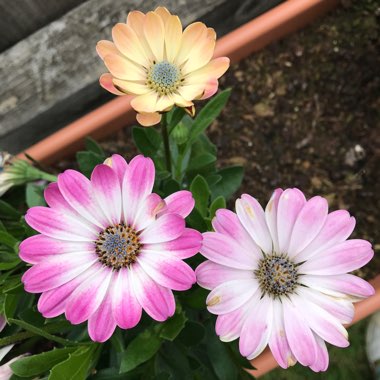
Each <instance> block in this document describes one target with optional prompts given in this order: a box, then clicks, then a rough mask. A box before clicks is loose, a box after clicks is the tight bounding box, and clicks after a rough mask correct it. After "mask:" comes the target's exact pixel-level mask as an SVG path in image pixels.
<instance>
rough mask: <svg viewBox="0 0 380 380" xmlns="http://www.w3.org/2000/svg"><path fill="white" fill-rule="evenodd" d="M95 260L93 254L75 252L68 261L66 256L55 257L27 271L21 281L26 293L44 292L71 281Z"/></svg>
mask: <svg viewBox="0 0 380 380" xmlns="http://www.w3.org/2000/svg"><path fill="white" fill-rule="evenodd" d="M97 260H98V258H97V257H96V255H95V254H94V253H88V252H76V253H75V254H74V255H72V256H71V257H70V259H68V257H67V255H57V256H54V257H52V258H50V259H49V260H46V261H42V262H40V263H38V264H35V265H34V266H33V267H32V268H30V269H28V270H27V271H26V272H25V273H24V275H23V276H22V278H21V281H22V282H23V284H24V287H25V290H26V291H27V292H30V293H41V292H45V291H47V290H50V289H54V288H58V286H61V285H63V284H65V283H66V282H69V281H71V280H72V279H73V278H75V277H76V276H78V275H79V274H81V273H82V272H84V271H85V270H86V269H87V268H89V267H91V266H92V265H93V264H94V263H95V262H96V261H97Z"/></svg>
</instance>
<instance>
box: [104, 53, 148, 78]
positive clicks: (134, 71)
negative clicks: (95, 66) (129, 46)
mask: <svg viewBox="0 0 380 380" xmlns="http://www.w3.org/2000/svg"><path fill="white" fill-rule="evenodd" d="M104 63H105V65H106V66H107V68H108V70H109V71H110V72H111V74H112V75H113V76H114V77H116V78H118V79H123V80H134V81H144V82H145V80H146V73H145V72H144V70H143V69H142V68H139V67H138V66H136V65H135V64H133V63H132V62H131V61H128V59H126V58H124V57H121V56H119V55H116V54H108V55H107V56H106V57H105V58H104Z"/></svg>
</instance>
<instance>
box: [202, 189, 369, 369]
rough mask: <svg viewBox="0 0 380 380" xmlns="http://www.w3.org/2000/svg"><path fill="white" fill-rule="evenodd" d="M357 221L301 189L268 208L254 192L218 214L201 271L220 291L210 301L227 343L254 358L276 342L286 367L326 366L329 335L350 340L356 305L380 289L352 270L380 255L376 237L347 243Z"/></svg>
mask: <svg viewBox="0 0 380 380" xmlns="http://www.w3.org/2000/svg"><path fill="white" fill-rule="evenodd" d="M354 226H355V219H354V218H353V217H350V215H349V213H348V212H347V211H344V210H339V211H334V212H331V213H328V205H327V201H326V199H324V198H322V197H319V196H317V197H313V198H311V199H310V200H308V201H307V200H306V199H305V196H304V194H303V193H302V192H301V191H300V190H298V189H287V190H285V191H283V190H281V189H277V190H276V191H275V192H274V194H273V196H272V198H271V199H270V201H269V203H268V204H267V206H266V209H265V211H264V210H263V209H262V207H261V206H260V204H259V203H258V202H257V200H256V199H255V198H253V197H251V196H250V195H247V194H244V195H243V196H242V197H241V198H240V199H238V200H237V201H236V214H235V213H233V212H232V211H229V210H224V209H221V210H218V211H217V213H216V217H215V218H214V220H213V228H214V230H215V232H206V233H204V234H203V243H202V247H201V250H200V252H201V253H202V254H203V255H204V256H205V257H206V258H207V259H209V260H207V261H205V262H204V263H202V264H201V265H200V266H198V268H197V269H196V274H197V281H198V283H199V284H200V285H201V286H202V287H204V288H206V289H210V290H211V292H210V294H209V295H208V298H207V307H208V310H209V311H210V312H211V313H213V314H217V315H218V318H217V321H216V333H217V334H218V335H219V337H220V339H221V340H222V341H226V342H228V341H232V340H234V339H236V338H239V337H240V340H239V347H240V352H241V354H242V355H243V356H246V357H247V358H248V359H253V358H255V357H256V356H258V355H259V354H260V353H261V352H262V351H263V350H264V348H265V347H266V346H267V345H269V348H270V349H271V351H272V354H273V356H274V357H275V359H276V360H277V362H278V363H279V365H280V366H281V367H283V368H287V367H288V366H291V365H294V364H295V363H296V362H297V361H298V362H300V363H301V364H302V365H305V366H310V368H311V369H312V370H314V371H325V370H326V369H327V366H328V361H329V358H328V352H327V349H326V344H325V341H326V342H328V343H330V344H333V345H335V346H338V347H346V346H348V345H349V342H348V339H347V338H348V335H347V331H346V330H345V328H344V327H343V326H342V323H349V322H351V320H352V318H353V315H354V308H353V305H352V302H353V301H355V300H357V299H361V298H364V297H368V296H370V295H372V294H373V292H374V290H373V288H372V286H371V285H370V284H368V283H367V282H366V281H364V280H362V279H361V278H359V277H356V276H354V275H352V274H348V273H347V272H351V271H353V270H355V269H358V268H360V267H362V266H363V265H365V264H366V263H367V262H368V261H369V260H371V258H372V256H373V250H372V248H371V244H370V243H369V242H368V241H365V240H360V239H352V240H347V238H348V237H349V236H350V235H351V233H352V231H353V229H354Z"/></svg>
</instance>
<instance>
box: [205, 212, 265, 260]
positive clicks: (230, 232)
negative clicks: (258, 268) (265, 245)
mask: <svg viewBox="0 0 380 380" xmlns="http://www.w3.org/2000/svg"><path fill="white" fill-rule="evenodd" d="M212 226H213V228H214V230H215V231H216V232H219V233H221V234H224V235H226V236H230V237H231V238H232V239H233V240H234V241H235V243H237V244H239V245H240V246H241V247H242V249H243V250H244V251H249V252H250V253H252V254H253V255H254V256H256V258H258V259H259V258H261V257H262V253H261V250H260V248H259V247H258V246H257V245H256V243H255V242H254V241H253V239H252V237H251V236H250V235H249V233H248V232H247V231H246V230H245V228H244V227H243V225H242V224H241V223H240V220H239V218H238V216H237V215H236V214H235V213H234V212H232V211H230V210H227V209H219V210H217V212H216V214H215V218H214V219H213V220H212Z"/></svg>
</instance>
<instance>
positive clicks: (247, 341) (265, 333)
mask: <svg viewBox="0 0 380 380" xmlns="http://www.w3.org/2000/svg"><path fill="white" fill-rule="evenodd" d="M272 326H273V300H272V299H270V298H269V297H268V296H264V297H263V298H261V299H260V300H256V305H255V306H254V307H253V308H252V309H251V310H250V313H248V315H247V318H246V320H245V322H244V325H243V327H242V329H241V336H240V340H239V349H240V353H241V354H242V355H243V356H246V357H247V358H248V359H249V360H252V359H253V358H255V357H256V356H258V355H260V354H261V352H263V350H264V348H265V347H266V346H267V344H268V341H269V338H270V336H271V333H272Z"/></svg>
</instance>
